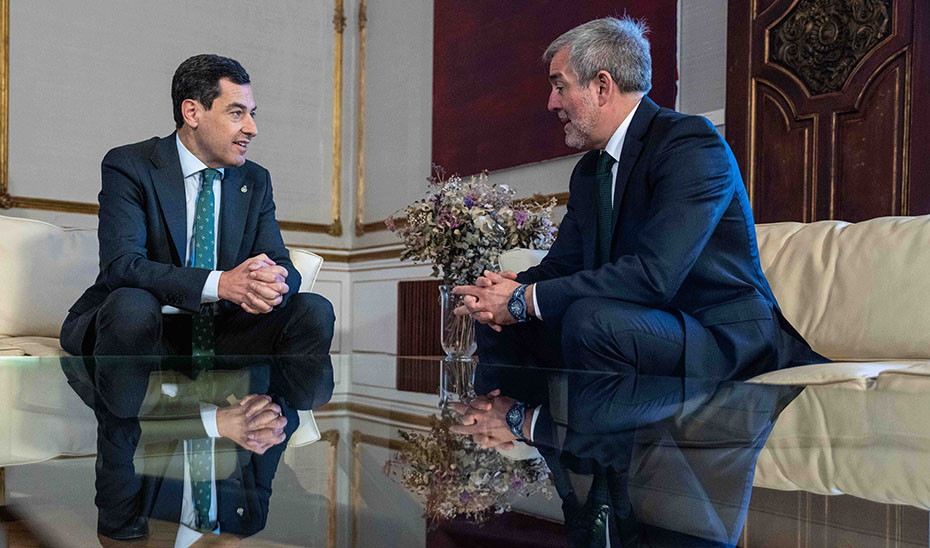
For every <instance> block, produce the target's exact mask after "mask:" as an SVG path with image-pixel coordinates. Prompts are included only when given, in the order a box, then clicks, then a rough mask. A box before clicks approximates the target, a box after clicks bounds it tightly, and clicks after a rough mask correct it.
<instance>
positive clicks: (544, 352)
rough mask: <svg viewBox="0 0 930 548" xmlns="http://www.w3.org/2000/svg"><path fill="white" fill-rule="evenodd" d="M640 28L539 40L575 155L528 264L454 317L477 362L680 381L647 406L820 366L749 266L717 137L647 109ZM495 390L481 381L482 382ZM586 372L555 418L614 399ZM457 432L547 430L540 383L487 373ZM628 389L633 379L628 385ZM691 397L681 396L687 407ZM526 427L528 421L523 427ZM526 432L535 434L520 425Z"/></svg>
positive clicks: (477, 294) (747, 232)
mask: <svg viewBox="0 0 930 548" xmlns="http://www.w3.org/2000/svg"><path fill="white" fill-rule="evenodd" d="M644 32H645V27H644V25H642V24H641V23H638V22H635V21H633V20H630V19H627V18H625V19H622V20H620V19H614V18H606V19H600V20H596V21H591V22H589V23H586V24H584V25H581V26H579V27H576V28H574V29H572V30H570V31H568V32H566V33H565V34H563V35H562V36H561V37H559V38H558V39H556V40H555V41H554V42H553V43H552V44H551V45H550V46H549V48H548V49H547V51H546V53H545V60H546V61H547V62H548V64H549V81H550V83H551V86H552V89H551V92H550V95H549V105H548V106H549V110H551V111H553V112H555V113H557V114H558V116H559V119H560V120H561V121H562V122H564V123H565V126H564V129H565V142H566V144H568V145H569V146H573V147H577V148H584V149H592V150H591V151H590V152H588V153H587V154H585V155H584V156H583V157H582V158H581V159H580V160H579V161H578V164H577V165H576V166H575V169H574V171H573V173H572V176H571V182H570V197H569V202H568V208H567V209H568V210H567V212H566V214H565V217H564V218H563V220H562V223H561V225H560V227H559V234H558V237H557V239H556V241H555V243H554V244H553V246H552V249H551V250H550V251H549V253H548V255H547V256H546V257H545V259H543V261H542V263H541V264H540V265H539V266H537V267H535V268H531V269H529V270H527V271H525V272H522V273H520V274H519V275H517V274H515V273H512V272H502V273H500V274H496V273H493V272H486V273H485V276H483V277H481V278H479V279H478V280H477V282H476V284H475V285H474V286H463V287H458V288H456V290H455V291H456V293H459V294H464V295H466V296H465V304H464V306H462V307H460V309H459V310H457V313H459V314H470V315H471V316H472V317H473V318H475V319H476V320H477V321H478V322H480V323H482V324H484V325H483V326H479V330H478V355H479V357H480V360H481V363H482V364H494V363H497V364H514V365H531V366H538V367H551V368H564V369H569V370H575V371H608V372H619V373H627V374H629V375H652V376H661V377H668V378H677V379H681V381H680V382H679V383H677V385H672V386H671V388H669V390H668V391H667V392H666V393H664V394H662V395H660V396H658V399H656V400H653V401H650V402H648V403H650V404H652V405H655V406H658V407H662V406H663V405H665V404H666V403H668V404H670V405H669V407H668V410H667V412H666V415H665V416H670V415H671V414H673V413H675V412H676V408H675V407H674V405H672V404H674V402H676V401H679V402H684V403H683V406H684V407H685V410H687V407H688V405H689V402H693V399H689V397H690V396H691V395H692V394H694V393H695V387H696V386H697V385H698V383H700V382H703V381H702V379H708V378H710V379H714V380H716V381H723V380H727V379H742V378H748V377H751V376H754V375H757V374H760V373H762V372H765V371H770V370H774V369H779V368H783V367H789V366H793V365H798V364H803V363H811V362H816V361H826V360H824V359H823V358H822V357H821V356H819V355H817V354H816V353H815V352H813V351H812V350H811V349H810V347H809V346H808V345H807V343H806V342H805V341H804V340H803V338H802V337H801V336H800V335H799V334H798V333H797V332H796V331H795V330H794V329H793V328H792V327H791V326H790V325H789V324H788V322H787V321H786V320H785V318H784V317H783V316H782V314H781V311H780V310H779V308H778V304H777V303H776V301H775V297H774V295H773V294H772V291H771V289H770V288H769V285H768V283H767V281H766V280H765V276H764V275H763V273H762V269H761V266H760V264H759V253H758V249H757V246H756V239H755V228H754V222H753V219H752V212H751V210H750V206H749V201H748V199H747V196H746V191H745V189H744V187H743V183H742V179H741V177H740V174H739V170H738V168H737V165H736V162H735V160H734V158H733V155H732V153H731V152H730V149H729V147H728V146H727V144H726V143H725V142H724V141H723V139H722V138H721V137H720V135H719V134H718V133H717V132H716V130H715V129H714V127H713V125H711V124H710V123H709V122H708V121H707V120H706V119H704V118H701V117H697V116H687V115H683V114H680V113H678V112H675V111H672V110H669V109H666V108H660V107H658V106H657V105H656V104H655V103H653V102H652V101H651V100H650V99H649V98H648V97H647V96H646V93H647V92H648V91H649V89H650V86H651V83H650V82H651V60H650V55H649V43H648V41H647V40H646V39H645V37H644ZM495 388H496V389H499V390H495V391H491V390H492V389H495ZM614 388H615V387H613V386H610V385H609V381H607V380H604V381H603V382H601V381H599V380H598V378H597V376H596V375H595V376H592V377H590V378H589V379H588V380H586V381H585V382H584V384H583V386H579V387H576V389H574V390H569V394H570V396H571V400H570V401H568V411H567V421H568V423H569V427H571V428H573V429H574V430H576V431H580V432H586V431H588V430H591V429H592V428H594V429H595V430H596V427H597V422H598V421H600V420H609V417H610V413H609V412H608V413H603V414H598V409H605V410H607V411H609V409H610V406H609V401H610V399H609V398H615V397H622V398H623V399H624V400H627V401H638V400H637V398H636V395H635V394H617V393H616V391H615V390H614ZM476 389H477V390H478V391H479V393H485V394H487V395H486V396H482V397H479V398H478V399H477V400H475V402H474V403H472V405H471V406H470V407H469V408H467V409H466V408H465V407H463V406H460V409H459V410H460V411H462V412H463V413H464V416H463V425H462V426H460V427H459V428H458V430H459V431H460V432H462V433H467V434H472V435H474V436H475V438H476V441H478V442H479V443H481V444H483V445H485V446H507V445H509V444H511V443H512V441H513V440H514V439H527V440H535V441H536V442H537V444H540V443H543V444H545V443H547V441H541V440H540V439H538V438H539V437H540V436H539V435H538V434H540V433H543V435H544V433H545V432H550V431H552V428H550V426H551V424H548V425H547V422H550V421H551V417H550V416H549V415H548V414H547V413H546V409H547V404H548V388H547V387H546V386H545V385H540V383H536V382H533V376H530V375H525V374H524V375H520V373H519V370H513V369H511V370H506V371H500V370H498V371H495V372H493V374H492V373H491V372H490V369H486V374H484V375H479V379H478V381H477V386H476ZM629 389H630V390H636V385H635V383H631V384H630V386H629ZM692 405H693V403H692ZM534 430H535V432H534ZM534 434H537V435H534Z"/></svg>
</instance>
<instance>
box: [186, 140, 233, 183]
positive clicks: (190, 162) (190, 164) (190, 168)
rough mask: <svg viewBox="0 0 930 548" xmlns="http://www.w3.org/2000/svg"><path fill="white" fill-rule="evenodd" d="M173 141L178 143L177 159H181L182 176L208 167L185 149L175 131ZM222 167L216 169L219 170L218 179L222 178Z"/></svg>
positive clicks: (188, 175)
mask: <svg viewBox="0 0 930 548" xmlns="http://www.w3.org/2000/svg"><path fill="white" fill-rule="evenodd" d="M174 138H175V141H177V143H178V159H180V160H181V173H182V174H183V175H184V178H185V179H187V178H188V177H190V176H191V175H193V174H195V173H197V172H198V171H203V170H205V169H208V168H207V166H206V164H204V163H203V162H201V161H200V159H199V158H197V157H196V156H194V154H193V153H192V152H191V151H189V150H187V147H186V146H184V143H182V142H181V136H180V135H178V134H177V133H175V134H174ZM223 170H224V168H219V169H217V171H219V172H220V179H221V180H222V179H223V175H224V171H223Z"/></svg>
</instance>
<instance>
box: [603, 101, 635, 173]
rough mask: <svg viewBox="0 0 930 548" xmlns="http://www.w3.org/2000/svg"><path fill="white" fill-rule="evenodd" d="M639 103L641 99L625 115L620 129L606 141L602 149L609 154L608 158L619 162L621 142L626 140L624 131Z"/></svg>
mask: <svg viewBox="0 0 930 548" xmlns="http://www.w3.org/2000/svg"><path fill="white" fill-rule="evenodd" d="M640 103H642V99H640V100H639V102H638V103H636V106H634V107H633V110H631V111H630V113H629V114H627V115H626V118H624V119H623V122H621V123H620V127H618V128H617V131H615V132H614V134H613V135H611V136H610V140H609V141H607V146H606V147H604V152H606V153H607V154H610V157H611V158H613V159H614V160H617V161H619V160H620V153H621V152H623V141H624V140H625V139H626V131H627V130H628V129H629V128H630V122H631V121H633V115H634V114H636V109H638V108H639V104H640Z"/></svg>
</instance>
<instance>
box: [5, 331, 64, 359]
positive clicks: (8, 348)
mask: <svg viewBox="0 0 930 548" xmlns="http://www.w3.org/2000/svg"><path fill="white" fill-rule="evenodd" d="M67 355H68V353H67V352H65V351H64V350H62V349H61V344H59V342H58V337H3V336H0V356H67Z"/></svg>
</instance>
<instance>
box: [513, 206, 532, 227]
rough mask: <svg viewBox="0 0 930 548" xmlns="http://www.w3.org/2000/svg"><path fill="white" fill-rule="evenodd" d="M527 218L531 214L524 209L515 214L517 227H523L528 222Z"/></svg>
mask: <svg viewBox="0 0 930 548" xmlns="http://www.w3.org/2000/svg"><path fill="white" fill-rule="evenodd" d="M527 217H529V214H527V212H526V211H523V210H522V209H518V210H516V211H514V212H513V220H514V221H516V222H517V226H522V225H523V223H525V222H526V219H527Z"/></svg>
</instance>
